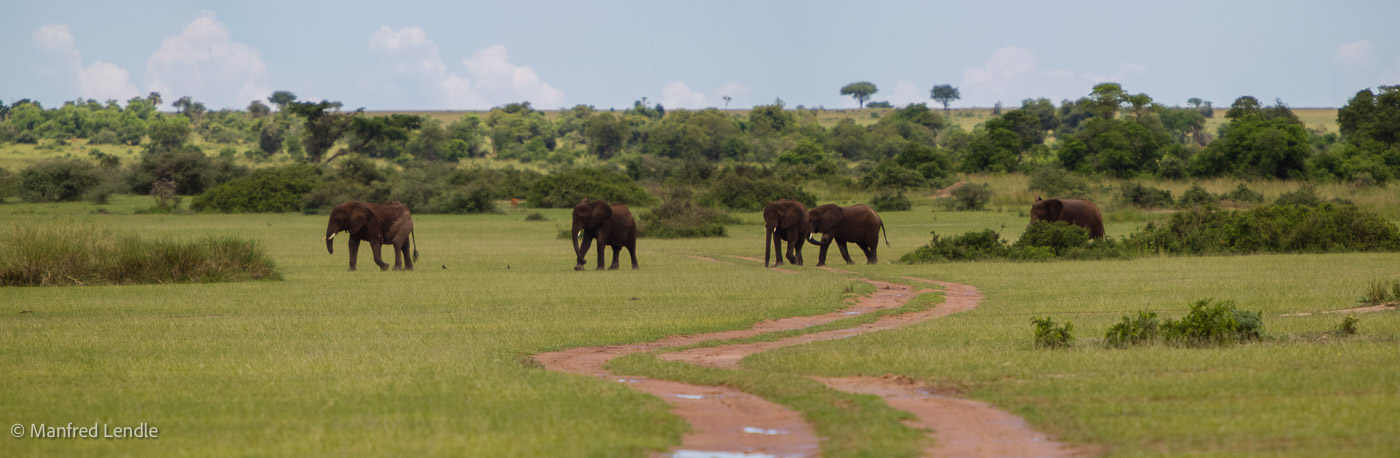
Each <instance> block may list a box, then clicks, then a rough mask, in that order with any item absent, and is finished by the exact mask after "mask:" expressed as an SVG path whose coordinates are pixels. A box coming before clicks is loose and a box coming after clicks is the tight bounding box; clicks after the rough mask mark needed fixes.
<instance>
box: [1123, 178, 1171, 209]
mask: <svg viewBox="0 0 1400 458" xmlns="http://www.w3.org/2000/svg"><path fill="white" fill-rule="evenodd" d="M1122 199H1123V202H1124V203H1127V204H1129V205H1132V206H1135V207H1141V208H1165V207H1170V206H1171V205H1172V192H1171V191H1168V190H1165V189H1159V188H1152V187H1147V186H1143V185H1142V184H1140V183H1133V184H1129V185H1125V186H1123V191H1122Z"/></svg>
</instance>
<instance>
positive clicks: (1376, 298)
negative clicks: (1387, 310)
mask: <svg viewBox="0 0 1400 458" xmlns="http://www.w3.org/2000/svg"><path fill="white" fill-rule="evenodd" d="M1360 302H1361V303H1362V304H1365V305H1385V304H1390V303H1397V302H1400V280H1397V281H1392V282H1390V283H1389V284H1387V283H1386V282H1385V281H1383V280H1373V281H1371V283H1370V284H1368V285H1367V287H1366V293H1365V294H1364V295H1362V296H1361V301H1360Z"/></svg>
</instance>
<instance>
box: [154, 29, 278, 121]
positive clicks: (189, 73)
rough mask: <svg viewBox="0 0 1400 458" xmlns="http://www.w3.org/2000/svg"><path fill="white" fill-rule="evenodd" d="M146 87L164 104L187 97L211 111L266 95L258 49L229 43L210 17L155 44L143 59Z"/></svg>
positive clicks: (263, 65) (226, 33) (264, 72)
mask: <svg viewBox="0 0 1400 458" xmlns="http://www.w3.org/2000/svg"><path fill="white" fill-rule="evenodd" d="M146 89H147V90H150V91H157V92H160V93H161V95H162V96H163V97H164V99H165V100H166V101H174V100H176V99H178V98H180V97H183V96H190V97H193V98H194V99H195V100H196V101H200V102H203V103H205V104H206V105H209V106H210V107H211V108H219V107H243V106H245V105H247V104H248V101H250V100H255V99H264V98H266V97H267V96H268V95H269V94H271V93H272V90H271V89H270V88H268V86H267V64H266V63H265V62H264V61H263V57H262V51H259V50H258V49H257V48H254V47H252V46H249V45H247V44H244V43H240V42H236V41H233V40H232V37H231V34H230V33H229V29H228V27H225V26H224V24H223V23H220V22H219V21H218V20H217V19H215V18H214V15H213V14H212V13H206V14H205V15H203V16H200V17H198V18H195V20H194V21H191V22H190V23H189V25H186V26H185V28H184V30H181V31H180V33H179V34H178V35H174V36H171V37H167V38H166V39H165V40H162V41H161V43H160V48H158V49H157V50H156V52H155V53H154V54H151V57H150V58H149V59H147V60H146Z"/></svg>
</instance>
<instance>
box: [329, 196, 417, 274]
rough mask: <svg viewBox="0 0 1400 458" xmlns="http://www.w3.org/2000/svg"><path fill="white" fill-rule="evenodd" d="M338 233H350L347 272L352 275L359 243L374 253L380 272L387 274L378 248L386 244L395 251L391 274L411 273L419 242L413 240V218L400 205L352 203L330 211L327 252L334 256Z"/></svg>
mask: <svg viewBox="0 0 1400 458" xmlns="http://www.w3.org/2000/svg"><path fill="white" fill-rule="evenodd" d="M340 231H345V232H348V233H350V271H351V272H354V271H355V260H356V259H355V258H356V257H357V256H358V255H359V252H360V241H361V240H363V241H367V242H369V246H370V249H371V250H372V252H373V253H374V263H375V264H377V265H379V270H389V264H386V263H385V262H384V260H383V259H381V258H380V255H379V247H380V246H382V245H383V244H384V243H385V242H388V243H389V244H390V245H391V246H393V247H394V270H413V263H414V262H415V261H417V260H418V241H417V237H414V236H413V215H411V214H409V211H408V206H405V205H404V204H402V203H399V202H389V203H385V204H376V203H370V202H360V201H356V200H352V201H349V202H345V203H343V204H340V205H339V206H336V207H335V209H334V210H331V219H330V222H329V223H327V224H326V252H328V253H331V254H335V245H334V243H333V241H332V240H333V239H334V238H335V236H336V234H338V233H340ZM410 239H412V241H413V257H412V258H410V257H409V256H408V244H409V241H410Z"/></svg>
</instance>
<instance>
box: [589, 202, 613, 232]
mask: <svg viewBox="0 0 1400 458" xmlns="http://www.w3.org/2000/svg"><path fill="white" fill-rule="evenodd" d="M592 205H593V211H591V212H589V214H588V227H598V226H602V225H603V222H604V221H607V220H608V218H612V207H611V206H609V205H608V203H607V202H604V201H602V200H595V201H593V203H592Z"/></svg>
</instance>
